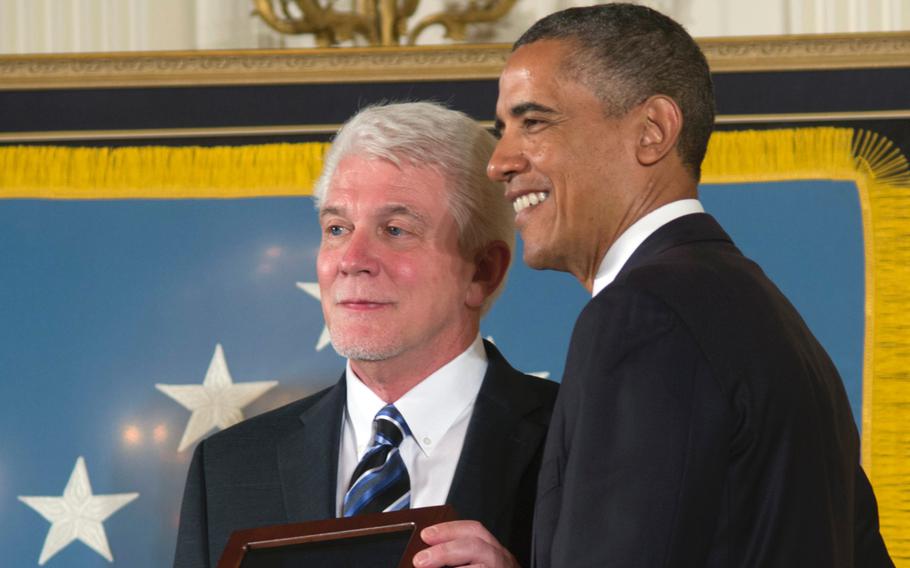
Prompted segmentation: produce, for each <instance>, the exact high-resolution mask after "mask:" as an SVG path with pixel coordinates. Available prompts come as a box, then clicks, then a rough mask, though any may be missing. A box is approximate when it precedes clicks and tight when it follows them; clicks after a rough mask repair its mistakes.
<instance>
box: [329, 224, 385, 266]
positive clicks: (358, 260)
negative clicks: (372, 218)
mask: <svg viewBox="0 0 910 568" xmlns="http://www.w3.org/2000/svg"><path fill="white" fill-rule="evenodd" d="M374 241H375V239H373V238H371V236H370V235H369V233H368V232H365V231H363V230H362V229H361V230H359V231H358V230H355V231H354V232H353V233H352V234H351V237H350V238H349V239H348V242H347V244H346V245H345V250H344V253H343V254H342V255H341V262H340V263H339V270H340V271H341V272H342V273H343V274H347V275H355V274H373V275H375V274H376V273H378V272H379V262H378V259H377V256H376V243H375V242H374Z"/></svg>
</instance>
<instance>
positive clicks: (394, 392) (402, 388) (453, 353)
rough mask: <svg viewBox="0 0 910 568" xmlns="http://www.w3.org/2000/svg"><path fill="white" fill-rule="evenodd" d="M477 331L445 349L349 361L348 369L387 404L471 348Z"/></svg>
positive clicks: (458, 339) (460, 337)
mask: <svg viewBox="0 0 910 568" xmlns="http://www.w3.org/2000/svg"><path fill="white" fill-rule="evenodd" d="M477 333H478V330H477V329H473V330H472V333H469V334H468V333H466V334H463V335H461V336H459V337H458V338H457V339H456V340H454V341H452V342H450V343H448V344H447V345H444V346H441V347H440V346H436V347H435V348H433V349H430V348H427V349H422V350H421V351H420V353H403V354H401V355H397V356H395V357H391V358H389V359H385V360H382V361H357V360H353V359H352V360H351V361H350V363H351V369H353V370H354V373H356V374H357V378H358V379H360V382H362V383H363V384H364V385H366V386H367V387H368V388H369V389H370V390H371V391H373V392H374V393H376V396H378V397H379V398H381V399H382V400H384V401H385V402H387V403H393V402H395V401H396V400H398V399H399V398H401V397H402V396H404V394H405V393H406V392H408V391H409V390H411V389H412V388H414V387H415V386H417V385H418V384H419V383H420V382H422V381H423V380H424V379H426V378H427V377H429V376H430V375H432V374H433V373H435V372H436V371H438V370H439V369H440V368H441V367H443V366H444V365H446V364H447V363H449V362H450V361H451V360H452V359H454V358H456V357H458V356H459V355H461V354H462V353H464V352H465V350H466V349H467V348H468V347H470V346H471V343H473V342H474V339H475V338H476V337H477Z"/></svg>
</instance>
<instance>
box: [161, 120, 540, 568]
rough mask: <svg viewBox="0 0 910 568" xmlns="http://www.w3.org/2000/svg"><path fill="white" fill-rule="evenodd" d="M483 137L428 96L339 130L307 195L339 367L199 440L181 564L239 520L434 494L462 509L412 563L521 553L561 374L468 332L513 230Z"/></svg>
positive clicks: (353, 508) (211, 549)
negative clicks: (296, 396)
mask: <svg viewBox="0 0 910 568" xmlns="http://www.w3.org/2000/svg"><path fill="white" fill-rule="evenodd" d="M494 145H495V140H494V139H493V137H492V136H491V135H490V134H489V133H488V132H486V131H485V130H484V129H482V128H481V127H480V126H478V125H477V124H476V123H475V122H474V121H473V120H472V119H471V118H469V117H468V116H466V115H464V114H462V113H459V112H455V111H452V110H448V109H445V108H443V107H440V106H438V105H434V104H430V103H406V104H394V105H387V106H378V107H372V108H368V109H366V110H364V111H362V112H360V113H359V114H358V115H356V116H355V117H354V118H352V119H351V120H350V121H348V123H346V125H345V126H344V127H343V128H342V130H341V131H340V132H339V134H338V136H337V137H336V139H335V141H334V143H333V145H332V148H331V150H330V151H329V153H328V155H327V156H326V160H325V169H324V172H323V175H322V177H321V178H320V180H319V181H318V182H317V186H316V189H315V198H316V203H317V207H318V210H319V218H320V222H321V226H322V244H321V246H320V249H319V257H318V260H317V272H318V276H319V285H320V290H321V296H322V305H323V312H324V314H325V319H326V324H327V325H328V327H329V331H330V334H331V336H332V343H333V346H334V347H335V349H336V350H337V351H338V352H339V353H340V354H341V355H343V356H345V357H347V358H348V364H347V369H346V372H345V374H344V376H343V377H342V379H341V380H340V381H339V382H338V383H337V384H336V385H335V386H333V387H330V388H328V389H326V390H324V391H322V392H320V393H317V394H315V395H313V396H310V397H308V398H305V399H303V400H300V401H298V402H294V403H292V404H290V405H288V406H285V407H282V408H279V409H277V410H274V411H272V412H268V413H266V414H263V415H260V416H257V417H254V418H251V419H249V420H247V421H245V422H242V423H240V424H238V425H236V426H234V427H233V428H230V429H227V430H225V431H223V432H220V433H218V434H215V435H213V436H212V437H210V438H209V439H207V440H205V441H203V442H202V443H200V444H199V446H198V447H197V448H196V452H195V455H194V456H193V461H192V464H191V466H190V471H189V474H188V478H187V484H186V489H185V493H184V500H183V508H182V511H181V518H180V530H179V535H178V542H177V553H176V557H175V561H174V565H175V566H176V567H178V568H197V567H198V568H202V567H210V566H214V565H215V564H216V562H217V561H218V558H219V556H220V554H221V551H222V549H223V548H224V545H225V544H226V542H227V540H228V537H229V536H230V533H231V532H232V531H234V530H237V529H244V528H252V527H258V526H265V525H272V524H281V523H291V522H301V521H308V520H317V519H326V518H332V517H335V516H342V515H345V516H348V515H353V514H358V513H363V512H378V511H391V510H398V509H401V508H406V507H422V506H429V505H439V504H443V503H449V504H451V505H453V506H454V508H455V509H456V511H457V513H458V515H459V516H460V518H461V519H465V520H464V521H455V522H452V523H445V524H441V525H437V526H436V527H430V529H427V530H426V531H425V532H424V533H423V535H422V536H423V538H424V540H426V541H427V542H428V543H429V544H431V545H433V546H431V548H429V549H428V550H426V551H424V553H423V554H422V555H421V556H419V557H418V558H417V559H415V563H416V564H417V565H419V566H441V565H450V566H460V565H465V564H474V563H476V564H480V563H485V564H487V565H491V566H492V565H493V564H494V563H499V564H503V563H514V562H515V561H516V558H517V559H518V560H524V559H526V558H527V556H528V555H529V552H530V536H531V519H532V513H533V504H534V493H535V487H536V480H537V471H538V468H539V465H540V456H541V452H542V448H543V441H544V436H545V433H546V427H547V423H548V421H549V417H550V412H551V410H552V406H553V401H554V399H555V396H556V385H555V384H554V383H551V382H548V381H544V380H541V379H537V378H535V377H531V376H527V375H523V374H521V373H519V372H518V371H516V370H515V369H513V368H512V367H511V366H509V364H508V363H507V362H506V360H505V359H504V358H503V357H502V355H500V353H499V352H498V351H497V349H496V348H495V347H494V346H493V345H492V344H489V343H485V342H483V341H482V340H481V338H480V333H479V323H480V319H481V317H482V315H483V314H484V313H485V312H486V311H487V310H488V309H489V307H490V305H491V303H492V301H493V299H494V298H495V296H496V294H497V293H498V291H499V289H500V287H501V285H502V283H503V281H504V279H505V275H506V272H507V270H508V266H509V262H510V259H511V249H512V245H513V243H514V225H513V223H512V214H511V211H510V210H509V207H508V204H507V203H505V202H503V200H502V196H501V195H502V187H501V185H500V184H499V183H495V182H491V181H490V180H488V179H486V177H485V176H484V168H485V164H486V161H487V160H488V159H489V156H490V154H491V152H492V150H493V147H494ZM510 551H511V552H510ZM513 555H514V556H513Z"/></svg>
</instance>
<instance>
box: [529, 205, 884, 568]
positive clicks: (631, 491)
mask: <svg viewBox="0 0 910 568" xmlns="http://www.w3.org/2000/svg"><path fill="white" fill-rule="evenodd" d="M534 539H535V540H534V561H535V566H537V567H538V568H549V567H551V566H552V567H556V568H563V567H569V566H571V567H573V568H581V567H586V566H592V567H593V566H597V567H609V566H622V567H624V568H628V567H638V566H661V567H696V566H697V567H723V568H729V567H745V566H750V567H751V566H755V567H758V566H762V567H765V566H767V567H775V568H779V567H786V566H799V567H803V566H812V567H816V566H817V567H825V568H834V567H848V566H857V567H861V568H869V567H877V566H892V564H891V561H890V559H889V558H888V555H887V551H886V550H885V547H884V544H883V542H882V540H881V537H880V536H879V532H878V514H877V509H876V503H875V498H874V496H873V494H872V490H871V487H870V485H869V482H868V481H867V479H866V476H865V474H864V473H863V471H862V469H861V468H860V466H859V440H858V436H857V430H856V426H855V423H854V421H853V417H852V416H851V412H850V406H849V404H848V401H847V396H846V393H845V391H844V387H843V384H842V382H841V379H840V377H839V376H838V373H837V370H836V369H835V368H834V365H833V364H832V362H831V360H830V359H829V358H828V356H827V354H826V353H825V351H824V350H823V349H822V347H821V346H820V345H819V344H818V342H817V341H816V340H815V338H814V337H813V336H812V334H811V333H810V331H809V329H808V328H807V327H806V325H805V323H804V322H803V320H802V318H801V317H800V316H799V314H798V313H797V312H796V310H795V309H794V308H793V306H792V305H791V304H790V303H789V302H788V301H787V299H786V298H785V297H784V296H783V295H782V294H781V293H780V291H779V290H778V289H777V288H776V287H775V286H774V284H772V283H771V281H770V280H768V278H767V277H766V276H765V275H764V273H763V272H762V271H761V269H760V268H759V267H758V266H757V265H756V264H754V263H753V262H752V261H750V260H749V259H747V258H745V257H744V256H743V255H742V254H741V253H740V252H739V250H738V249H737V248H736V247H735V246H734V245H733V243H732V242H731V240H730V238H729V237H728V236H727V234H726V233H725V232H724V231H723V230H722V229H721V227H720V226H719V225H718V224H717V223H716V221H715V220H714V219H713V218H712V217H710V216H709V215H705V214H698V215H688V216H685V217H681V218H679V219H677V220H675V221H673V222H671V223H669V224H667V225H665V226H663V227H662V228H660V229H659V230H658V231H656V232H655V233H654V234H653V235H651V236H650V237H649V238H648V239H646V240H645V242H644V243H642V245H641V246H640V247H639V249H638V250H636V252H635V253H634V254H633V255H632V257H631V258H630V259H629V261H628V262H627V263H626V265H625V266H624V268H623V269H622V271H621V272H620V273H619V275H618V276H617V278H616V280H615V281H614V282H613V283H612V284H611V285H609V286H607V287H606V288H605V289H604V290H602V291H601V292H600V293H599V294H597V296H596V297H594V298H593V299H592V300H591V301H590V302H589V303H588V305H587V306H585V308H584V310H583V311H582V313H581V315H580V316H579V318H578V321H577V322H576V325H575V329H574V331H573V334H572V341H571V344H570V347H569V353H568V358H567V362H566V368H565V374H564V377H563V384H562V387H561V389H560V393H559V397H558V399H557V403H556V408H555V409H554V412H553V419H552V421H551V425H550V431H549V434H548V436H547V444H546V447H545V450H544V458H543V465H542V466H541V471H540V480H539V487H538V497H537V513H536V517H535V528H534Z"/></svg>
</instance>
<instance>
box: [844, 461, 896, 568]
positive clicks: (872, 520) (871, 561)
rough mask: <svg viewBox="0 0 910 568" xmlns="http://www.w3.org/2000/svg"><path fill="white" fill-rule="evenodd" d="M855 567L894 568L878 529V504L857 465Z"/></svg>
mask: <svg viewBox="0 0 910 568" xmlns="http://www.w3.org/2000/svg"><path fill="white" fill-rule="evenodd" d="M855 492H856V498H855V503H856V511H855V515H856V519H855V522H854V525H853V526H854V528H855V529H856V533H855V534H854V537H853V539H854V540H853V545H854V562H853V565H854V566H857V567H859V566H863V567H868V568H894V562H893V561H892V560H891V558H890V557H889V555H888V549H887V548H886V547H885V542H884V541H883V540H882V535H881V533H880V532H879V528H878V504H877V503H876V502H875V494H874V493H873V492H872V486H871V485H870V484H869V479H868V478H867V477H866V472H865V471H863V468H862V466H860V465H859V464H857V465H856V485H855Z"/></svg>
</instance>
